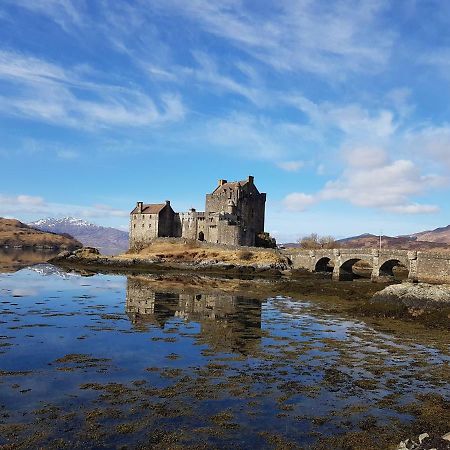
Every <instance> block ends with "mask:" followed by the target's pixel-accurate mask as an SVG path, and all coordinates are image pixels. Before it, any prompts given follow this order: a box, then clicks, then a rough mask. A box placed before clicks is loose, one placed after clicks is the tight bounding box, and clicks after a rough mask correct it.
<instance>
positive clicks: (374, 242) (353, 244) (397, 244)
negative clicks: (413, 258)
mask: <svg viewBox="0 0 450 450" xmlns="http://www.w3.org/2000/svg"><path fill="white" fill-rule="evenodd" d="M379 246H380V236H377V235H374V234H370V233H364V234H360V235H358V236H352V237H348V238H345V239H339V240H337V241H336V245H335V248H378V247H379ZM381 246H382V248H393V249H402V250H450V225H448V226H446V227H442V228H436V229H435V230H430V231H421V232H419V233H414V234H411V235H405V236H396V237H392V236H381ZM284 247H286V248H296V247H300V244H298V243H296V244H284Z"/></svg>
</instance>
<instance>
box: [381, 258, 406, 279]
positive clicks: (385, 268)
mask: <svg viewBox="0 0 450 450" xmlns="http://www.w3.org/2000/svg"><path fill="white" fill-rule="evenodd" d="M408 266H409V264H408V261H404V260H402V258H399V259H397V258H396V257H392V258H391V259H385V260H383V261H380V263H379V266H378V273H377V277H378V278H386V279H393V278H394V277H395V276H396V273H394V269H395V268H400V269H404V272H405V276H406V277H407V276H408V275H409V267H408Z"/></svg>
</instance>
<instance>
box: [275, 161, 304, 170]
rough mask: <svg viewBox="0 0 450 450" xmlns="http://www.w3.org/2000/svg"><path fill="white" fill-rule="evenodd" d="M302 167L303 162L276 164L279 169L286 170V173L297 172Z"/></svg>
mask: <svg viewBox="0 0 450 450" xmlns="http://www.w3.org/2000/svg"><path fill="white" fill-rule="evenodd" d="M304 165H305V163H304V162H303V161H281V162H279V163H277V166H278V167H279V168H280V169H283V170H286V171H287V172H297V171H298V170H300V169H301V168H302V167H303V166H304Z"/></svg>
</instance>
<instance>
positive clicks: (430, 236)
mask: <svg viewBox="0 0 450 450" xmlns="http://www.w3.org/2000/svg"><path fill="white" fill-rule="evenodd" d="M411 236H412V237H415V238H416V239H417V240H418V241H427V242H439V243H442V244H450V225H447V226H446V227H441V228H436V229H435V230H431V231H421V232H420V233H415V234H412V235H411Z"/></svg>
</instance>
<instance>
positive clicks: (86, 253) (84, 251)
mask: <svg viewBox="0 0 450 450" xmlns="http://www.w3.org/2000/svg"><path fill="white" fill-rule="evenodd" d="M98 255H100V252H99V251H98V249H96V248H94V247H83V248H80V249H79V250H76V251H75V256H77V257H78V258H92V257H93V256H98Z"/></svg>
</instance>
